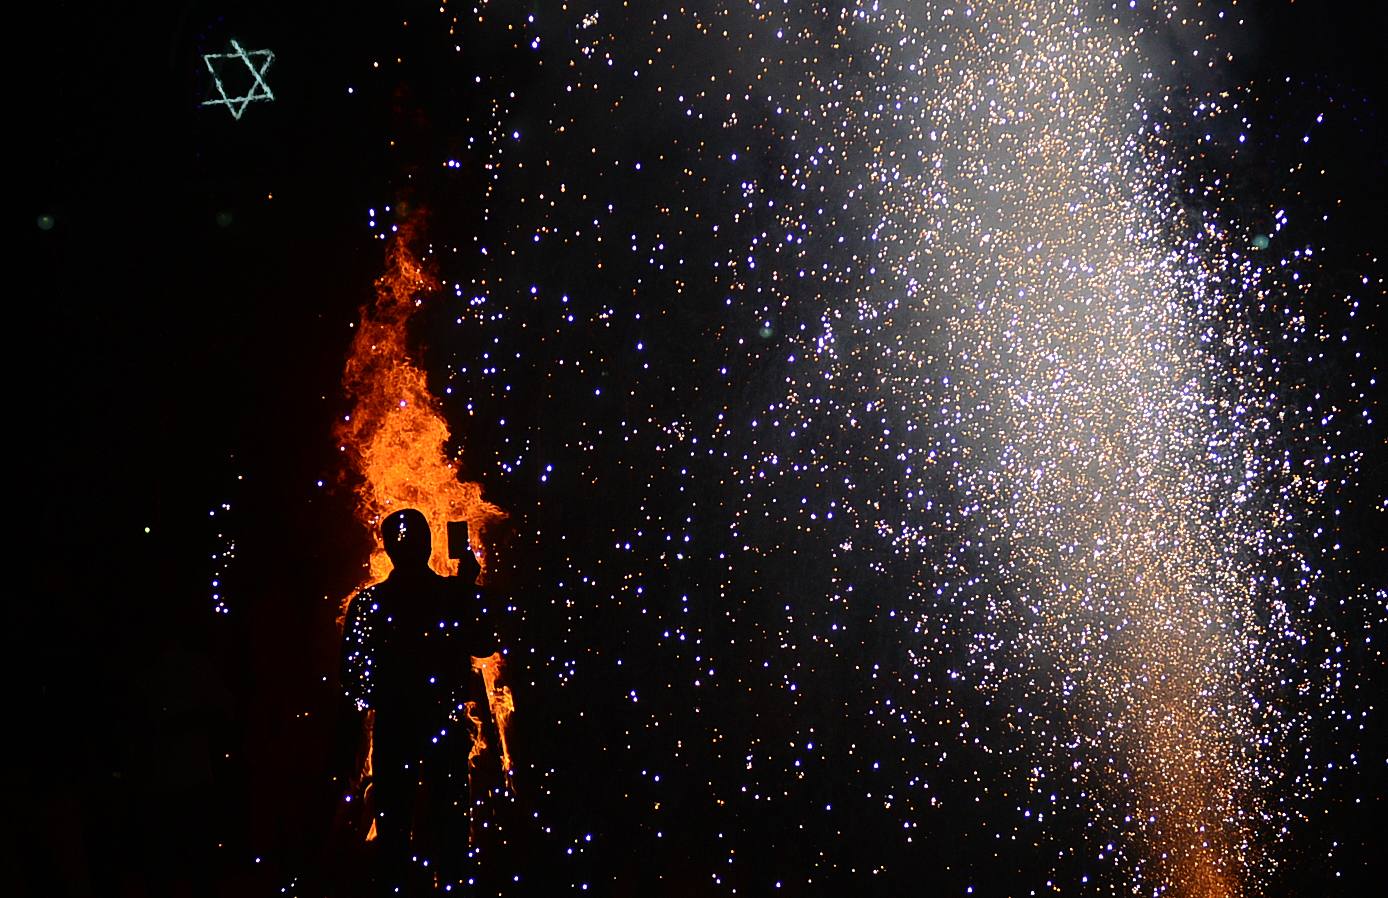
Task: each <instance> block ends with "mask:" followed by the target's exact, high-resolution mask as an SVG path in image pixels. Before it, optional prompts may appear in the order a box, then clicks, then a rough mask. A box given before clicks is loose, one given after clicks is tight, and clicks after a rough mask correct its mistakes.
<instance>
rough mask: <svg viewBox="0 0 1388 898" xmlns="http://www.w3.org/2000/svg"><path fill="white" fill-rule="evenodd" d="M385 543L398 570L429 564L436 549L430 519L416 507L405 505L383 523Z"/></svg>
mask: <svg viewBox="0 0 1388 898" xmlns="http://www.w3.org/2000/svg"><path fill="white" fill-rule="evenodd" d="M381 542H383V543H385V547H386V555H388V556H390V563H391V564H393V565H395V569H396V570H416V569H423V568H426V567H428V565H429V555H430V553H431V552H433V551H434V539H433V537H432V536H431V535H430V533H429V519H428V518H426V517H425V516H424V513H423V512H421V511H419V510H418V509H414V508H402V509H401V510H400V511H397V512H394V513H392V514H391V515H390V516H389V517H387V518H386V519H385V522H384V523H382V524H381Z"/></svg>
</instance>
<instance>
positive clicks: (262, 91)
mask: <svg viewBox="0 0 1388 898" xmlns="http://www.w3.org/2000/svg"><path fill="white" fill-rule="evenodd" d="M231 50H232V52H230V53H206V54H204V55H203V57H202V61H203V64H204V65H206V66H207V71H208V73H210V74H211V75H212V85H213V86H214V87H215V88H216V89H217V97H218V99H215V100H203V101H202V105H204V106H225V107H226V108H227V112H230V113H231V117H232V118H234V119H236V120H237V121H240V120H241V116H242V115H243V114H245V112H246V107H247V106H249V105H250V104H251V103H255V102H267V103H268V102H269V101H271V100H273V99H274V98H275V95H274V93H273V92H272V91H271V90H270V85H268V84H266V83H265V73H266V72H267V71H269V70H270V63H272V62H274V61H275V54H274V51H272V50H251V51H249V52H247V50H246V49H245V48H244V47H242V46H241V45H240V44H239V43H237V42H236V41H235V40H233V41H232V42H231ZM251 57H256V58H257V59H258V60H259V64H258V65H257V63H255V62H252V61H251ZM228 59H236V60H240V61H241V63H242V64H243V65H244V66H245V67H246V72H247V73H249V75H250V79H251V83H250V85H249V86H248V87H247V89H246V92H245V93H244V94H242V95H241V96H239V97H229V96H227V91H226V88H225V87H224V86H223V85H222V75H223V74H229V73H223V72H221V71H219V70H218V66H217V65H216V64H215V61H216V60H228ZM233 68H234V69H238V70H239V68H240V67H239V66H235V65H234V64H233ZM243 80H244V75H243V74H242V73H241V72H240V71H237V72H236V75H235V80H234V81H233V83H239V82H241V81H243Z"/></svg>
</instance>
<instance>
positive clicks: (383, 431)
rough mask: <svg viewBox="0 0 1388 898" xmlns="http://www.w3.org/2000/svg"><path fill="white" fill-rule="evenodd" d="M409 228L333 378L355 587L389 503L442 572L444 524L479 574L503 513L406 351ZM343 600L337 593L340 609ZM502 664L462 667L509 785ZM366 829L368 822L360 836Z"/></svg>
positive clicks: (420, 290)
mask: <svg viewBox="0 0 1388 898" xmlns="http://www.w3.org/2000/svg"><path fill="white" fill-rule="evenodd" d="M418 231H419V224H418V222H417V221H416V220H414V219H409V220H406V221H405V222H404V223H402V224H401V225H400V226H399V230H398V231H397V233H396V234H395V236H394V237H393V238H392V239H391V241H390V243H389V244H388V246H387V249H386V265H385V271H384V273H383V274H382V275H381V277H380V278H378V279H377V281H376V285H375V299H374V301H372V302H370V303H368V304H366V305H365V306H363V307H362V310H361V317H360V320H359V321H358V322H357V324H356V334H355V336H354V337H353V340H352V345H351V350H350V352H349V354H348V358H347V364H346V366H345V369H344V371H343V376H342V385H343V390H344V392H345V393H346V395H347V396H348V398H349V400H350V402H351V409H350V413H349V414H347V415H346V416H344V418H343V419H342V420H341V421H339V422H338V424H337V427H336V428H335V435H336V437H337V439H338V444H339V450H340V451H341V453H342V455H343V458H344V467H345V469H346V473H347V475H348V477H349V478H350V479H352V480H353V481H354V490H355V493H356V497H357V502H356V517H357V520H358V521H359V522H360V523H361V524H362V526H364V527H365V528H366V530H367V532H368V533H370V534H371V539H372V548H371V556H370V561H369V563H368V566H367V570H366V573H365V576H364V578H363V580H362V582H361V583H360V584H359V588H360V587H365V586H370V585H372V584H375V583H379V582H381V581H382V580H384V579H385V578H386V575H387V574H389V573H390V569H391V563H390V559H389V558H388V557H387V556H386V553H385V548H384V546H383V545H382V542H381V536H380V524H381V521H382V520H383V519H384V518H385V517H386V516H388V515H389V514H391V513H392V512H394V511H397V510H399V509H402V508H415V509H418V510H419V511H421V512H422V513H423V514H424V515H425V517H427V518H428V520H429V528H430V530H431V531H432V532H433V534H434V537H435V539H434V546H433V553H432V555H431V557H430V559H429V565H430V567H432V568H433V569H434V570H435V571H436V572H437V573H439V574H441V575H443V576H452V575H454V574H456V573H457V570H458V565H457V562H456V561H454V560H453V559H450V558H449V547H448V545H447V543H446V540H445V539H444V538H443V535H444V534H445V533H446V532H447V524H448V522H450V521H467V523H468V532H469V534H471V535H472V536H471V537H470V539H471V542H472V547H473V551H474V553H475V554H476V556H477V559H478V561H479V562H480V563H481V565H482V570H483V578H485V576H486V566H487V554H486V549H485V547H484V546H483V545H480V544H479V541H478V535H479V534H485V532H486V528H487V526H488V525H489V524H491V523H493V522H496V521H499V520H501V519H503V518H505V517H506V513H505V512H504V511H502V510H501V509H500V508H498V507H497V506H496V505H494V504H492V503H490V502H488V501H486V500H485V499H483V498H482V487H481V485H480V484H478V483H474V482H469V481H464V480H462V479H461V478H460V475H459V466H458V462H457V461H456V460H455V459H454V458H452V457H450V456H449V453H448V442H449V439H450V437H451V432H450V430H449V426H448V422H447V421H446V420H445V419H444V417H443V415H442V413H441V412H440V410H439V407H438V402H437V400H436V399H435V397H434V396H433V394H432V393H430V391H429V386H428V380H427V377H426V375H425V372H424V369H423V368H422V367H421V366H420V365H419V364H418V363H417V362H416V361H415V359H414V357H413V356H412V355H411V353H410V349H409V338H408V328H409V323H410V320H411V318H412V317H413V316H414V314H415V312H416V311H417V310H418V309H419V308H421V307H422V306H423V304H424V303H425V302H426V301H427V297H428V295H429V294H430V292H431V291H433V290H435V289H436V288H437V283H436V281H435V280H434V278H433V277H432V276H431V275H430V274H429V272H428V271H427V269H426V267H425V265H424V264H423V262H422V261H421V260H420V258H419V257H418V256H417V255H416V254H415V252H414V250H413V248H412V245H413V243H414V241H415V240H416V239H417V236H418ZM349 599H350V596H346V597H344V599H343V606H342V611H343V613H344V614H345V611H346V606H347V601H348V600H349ZM504 666H505V665H504V659H503V657H502V655H501V654H499V653H497V654H493V655H491V656H489V657H486V658H472V659H471V670H472V671H473V673H474V674H477V675H480V676H481V678H482V679H483V681H484V687H485V691H486V695H487V703H488V705H489V707H490V710H491V714H492V718H493V720H494V721H495V722H496V726H497V731H498V741H499V743H500V745H499V749H500V763H501V766H502V773H503V774H504V775H505V777H506V781H507V783H508V784H509V783H510V775H511V758H510V754H509V751H508V750H507V745H508V740H507V735H508V733H507V729H508V726H509V724H510V719H511V715H512V714H513V712H514V710H515V703H514V700H513V698H512V695H511V690H510V687H509V686H505V685H498V678H499V677H502V676H503V674H504ZM373 716H374V715H372V714H368V715H366V719H365V724H364V727H365V730H366V732H365V741H366V745H367V746H368V749H367V751H366V752H365V755H364V763H363V765H362V768H361V770H360V771H358V777H359V779H360V780H361V781H366V779H367V778H369V776H370V773H371V763H372V757H371V756H372V752H371V750H370V747H369V746H370V745H371V736H372V732H371V731H372V725H373V721H372V718H373ZM469 716H470V717H471V716H472V715H471V714H470V715H469ZM473 730H474V732H473V734H472V739H473V745H472V751H471V753H470V754H471V756H473V757H474V758H475V757H476V756H477V755H480V754H481V753H482V752H483V751H485V750H486V748H487V745H486V741H485V738H484V736H483V734H482V731H481V727H480V725H479V726H477V727H474V728H473ZM374 833H375V826H374V824H373V826H372V827H371V831H370V832H369V833H368V835H367V839H368V841H369V840H371V839H372V838H373V837H374Z"/></svg>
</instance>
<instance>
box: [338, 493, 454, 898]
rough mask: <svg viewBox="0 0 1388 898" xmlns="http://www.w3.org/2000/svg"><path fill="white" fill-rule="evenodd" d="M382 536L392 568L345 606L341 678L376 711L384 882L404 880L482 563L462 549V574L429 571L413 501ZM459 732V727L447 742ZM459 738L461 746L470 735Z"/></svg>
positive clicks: (375, 788)
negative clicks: (427, 772) (422, 783)
mask: <svg viewBox="0 0 1388 898" xmlns="http://www.w3.org/2000/svg"><path fill="white" fill-rule="evenodd" d="M381 538H382V541H383V542H384V544H385V550H386V554H387V555H388V556H389V557H390V560H391V564H392V565H393V568H392V570H391V572H390V575H389V576H388V577H387V578H386V579H385V580H384V581H383V582H381V583H378V584H376V585H374V586H369V587H366V588H365V589H362V590H361V591H360V592H358V593H357V594H356V596H354V597H353V598H352V602H351V604H350V606H349V607H348V609H347V621H346V627H345V628H344V631H343V685H344V686H345V688H346V689H347V694H348V696H349V697H350V698H352V699H353V700H354V701H355V702H356V704H357V707H358V708H359V709H363V710H364V709H367V708H372V709H375V712H376V722H375V727H374V733H373V750H372V792H373V797H374V803H375V807H376V836H377V841H378V851H379V852H380V857H381V861H382V865H381V866H382V871H383V874H384V878H385V880H386V882H385V883H383V884H384V885H386V886H387V888H390V887H393V886H403V885H404V879H405V878H406V874H407V870H408V867H407V862H408V859H409V856H410V854H411V851H410V836H411V831H412V828H413V827H414V824H415V819H416V815H415V804H416V797H417V795H418V792H419V789H418V787H419V784H420V780H421V777H422V775H423V769H424V764H425V762H426V758H427V757H428V756H429V755H431V754H437V752H438V745H439V743H440V742H444V743H445V744H448V740H447V738H446V737H447V735H448V731H449V730H450V729H453V727H452V726H451V725H450V723H449V719H448V711H449V705H450V702H451V701H452V699H453V697H454V696H455V694H456V685H457V684H458V683H460V682H463V681H464V680H465V678H467V677H469V676H470V675H471V672H470V670H469V664H470V655H471V652H470V651H469V649H470V648H472V647H471V646H470V645H469V644H468V643H469V641H470V640H473V639H475V637H474V636H473V634H471V633H470V632H468V631H469V630H471V629H472V627H471V626H470V624H471V620H470V617H469V615H470V613H471V611H472V609H471V608H468V607H467V605H466V597H467V596H470V595H472V594H473V592H474V588H473V585H472V584H473V583H474V582H475V581H476V579H477V575H478V573H479V571H480V568H479V566H478V564H477V559H476V558H474V557H473V556H472V553H471V552H470V551H462V552H456V553H455V554H457V555H459V556H461V557H460V559H459V568H460V570H459V575H458V577H456V578H448V577H441V576H439V575H438V574H436V573H434V572H433V571H432V570H430V568H429V556H430V554H431V552H432V550H433V538H432V536H431V534H430V532H429V521H428V519H426V518H425V517H424V515H423V514H422V513H420V512H419V511H416V510H415V509H412V508H411V509H405V510H402V511H397V512H395V513H394V514H392V515H390V516H389V517H387V518H386V519H385V522H384V523H383V524H382V525H381ZM460 587H461V588H460ZM460 738H461V739H464V740H465V737H464V736H462V734H461V733H458V734H456V735H455V738H454V740H453V743H454V744H456V743H457V740H458V739H460ZM461 744H462V745H463V746H464V747H463V749H462V750H463V752H464V753H466V750H467V749H466V747H465V746H466V744H467V743H466V741H463V742H462V743H461ZM438 789H442V786H441V785H440V786H439V787H438ZM437 791H438V790H437V789H436V792H437ZM416 853H417V852H416Z"/></svg>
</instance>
